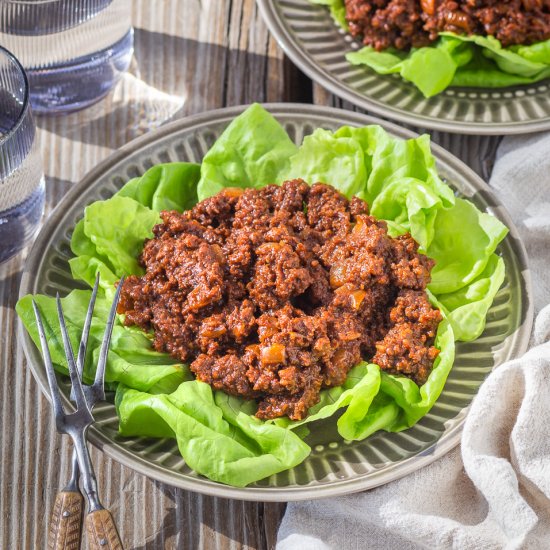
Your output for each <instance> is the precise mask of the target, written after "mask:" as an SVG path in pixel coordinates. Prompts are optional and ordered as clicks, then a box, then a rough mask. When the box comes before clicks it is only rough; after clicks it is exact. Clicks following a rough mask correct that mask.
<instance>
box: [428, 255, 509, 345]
mask: <svg viewBox="0 0 550 550" xmlns="http://www.w3.org/2000/svg"><path fill="white" fill-rule="evenodd" d="M504 275H505V267H504V260H503V259H502V258H501V257H499V256H497V255H496V254H492V255H491V256H490V257H489V261H488V262H487V265H486V266H485V269H484V270H483V271H482V272H481V274H480V275H478V276H477V277H476V278H475V279H474V280H473V281H472V282H471V283H470V284H468V285H466V286H464V287H462V288H461V289H460V290H457V291H455V292H451V293H449V294H439V296H438V303H439V307H440V309H442V310H443V311H444V312H445V314H446V316H447V319H448V320H449V323H451V326H452V327H453V332H454V335H455V339H456V340H461V341H463V342H470V341H472V340H475V339H476V338H478V337H479V336H481V333H482V332H483V330H484V329H485V321H486V318H487V312H488V311H489V308H490V307H491V304H492V303H493V300H494V298H495V296H496V293H497V292H498V290H499V288H500V287H501V285H502V283H503V281H504Z"/></svg>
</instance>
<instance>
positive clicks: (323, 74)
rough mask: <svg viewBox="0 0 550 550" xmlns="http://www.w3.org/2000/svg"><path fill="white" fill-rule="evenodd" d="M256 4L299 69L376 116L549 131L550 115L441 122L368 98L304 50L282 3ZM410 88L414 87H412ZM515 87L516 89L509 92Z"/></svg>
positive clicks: (488, 130)
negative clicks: (284, 15) (280, 6)
mask: <svg viewBox="0 0 550 550" xmlns="http://www.w3.org/2000/svg"><path fill="white" fill-rule="evenodd" d="M256 1H257V4H258V6H259V8H260V13H261V14H262V17H263V18H264V21H265V22H266V24H267V26H268V28H269V30H270V32H271V33H272V34H273V36H274V37H275V39H276V40H277V42H278V43H279V45H280V47H281V48H282V49H283V51H284V52H285V54H286V55H288V57H289V58H290V59H291V61H292V62H293V63H294V64H295V65H296V66H297V67H298V68H299V69H301V70H302V71H303V72H304V73H305V74H306V75H307V76H309V77H310V78H311V79H312V80H314V81H315V82H318V83H319V84H321V85H322V86H323V87H325V88H326V89H327V90H328V91H330V92H331V93H333V94H335V95H337V96H339V97H340V98H342V99H344V100H347V101H349V102H351V103H353V104H355V105H357V106H358V107H360V108H362V109H365V110H367V111H369V112H371V113H374V114H375V115H379V116H382V117H388V118H391V119H392V120H395V121H397V122H401V123H405V124H410V125H412V126H416V127H419V128H428V129H432V130H439V131H442V132H453V133H460V134H471V135H517V134H527V133H534V132H541V131H543V130H548V129H549V128H550V116H547V117H544V118H540V119H536V120H526V121H517V122H502V123H497V122H461V121H457V120H452V119H442V118H438V117H433V116H427V115H422V114H416V113H413V112H410V111H407V110H405V109H401V108H397V107H394V106H392V105H389V104H388V103H383V102H381V101H378V100H376V99H374V98H372V97H369V96H368V95H365V94H362V93H360V92H359V91H356V90H354V89H353V88H352V87H351V86H349V85H348V84H346V83H345V82H343V81H342V80H341V79H339V78H338V77H337V76H335V75H334V74H332V73H331V72H330V71H327V70H325V69H324V68H323V67H321V66H320V65H319V64H318V63H316V61H315V59H313V57H312V56H311V55H310V54H309V53H308V52H306V51H304V49H303V48H301V47H300V45H299V42H298V40H297V38H296V36H295V35H294V34H293V33H292V32H291V31H290V30H289V29H288V28H287V27H288V26H287V25H285V22H284V21H283V19H282V15H281V14H280V11H279V10H278V8H277V4H279V3H280V0H256ZM303 1H307V0H303ZM314 7H316V8H318V9H325V10H327V16H328V18H329V19H330V23H331V24H334V23H332V19H331V18H330V16H329V15H328V8H327V6H323V5H318V6H314ZM381 78H387V77H381ZM544 82H550V81H548V80H545V81H541V82H539V83H535V84H533V85H537V84H543V83H544ZM411 86H413V85H412V84H411ZM513 88H514V87H511V88H506V89H513ZM518 88H521V87H518ZM477 90H479V91H480V92H487V93H488V94H490V93H492V92H495V91H497V90H503V88H484V89H481V88H477Z"/></svg>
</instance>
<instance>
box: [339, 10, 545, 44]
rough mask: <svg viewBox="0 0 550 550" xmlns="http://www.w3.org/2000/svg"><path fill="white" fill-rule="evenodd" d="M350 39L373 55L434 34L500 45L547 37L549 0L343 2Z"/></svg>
mask: <svg viewBox="0 0 550 550" xmlns="http://www.w3.org/2000/svg"><path fill="white" fill-rule="evenodd" d="M345 2H346V18H347V21H348V23H349V28H350V32H351V34H352V35H353V36H355V37H358V38H361V39H362V40H363V42H364V44H366V45H367V46H372V47H374V48H375V49H376V50H379V51H380V50H384V49H387V48H389V47H394V48H397V49H400V50H403V49H409V48H411V47H413V48H419V47H421V46H426V45H428V44H430V43H432V42H434V41H435V40H437V37H438V33H439V32H441V31H450V32H454V33H457V34H467V35H472V34H477V35H482V36H487V35H489V36H494V37H496V38H498V39H499V40H500V42H501V43H502V45H503V46H510V45H512V44H524V45H528V44H532V43H534V42H540V41H542V40H547V39H549V38H550V0H504V1H499V0H462V1H456V0H345Z"/></svg>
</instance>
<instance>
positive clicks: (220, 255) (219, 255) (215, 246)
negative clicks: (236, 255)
mask: <svg viewBox="0 0 550 550" xmlns="http://www.w3.org/2000/svg"><path fill="white" fill-rule="evenodd" d="M210 248H212V251H213V252H214V255H215V256H216V260H218V262H220V263H221V262H223V261H224V260H225V257H224V255H223V251H222V248H221V246H220V245H219V244H211V245H210Z"/></svg>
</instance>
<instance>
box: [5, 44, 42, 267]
mask: <svg viewBox="0 0 550 550" xmlns="http://www.w3.org/2000/svg"><path fill="white" fill-rule="evenodd" d="M35 130H36V129H35V125H34V121H33V118H32V113H31V106H30V103H29V87H28V82H27V78H26V76H25V72H24V70H23V67H21V65H20V64H19V62H18V61H17V59H16V58H15V57H14V56H13V55H12V54H11V53H10V52H8V51H7V50H5V49H4V48H2V47H0V262H2V261H4V260H7V259H8V258H10V257H11V256H13V255H14V254H16V253H17V252H19V251H20V250H21V249H22V248H23V246H24V245H25V243H26V242H27V241H28V239H29V238H30V237H31V236H32V235H33V234H34V232H35V230H36V228H37V227H38V224H39V222H40V218H41V217H42V212H43V209H44V177H43V172H42V159H41V156H40V150H39V148H38V144H37V142H36V139H35V137H36V136H35V133H36V132H35Z"/></svg>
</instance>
